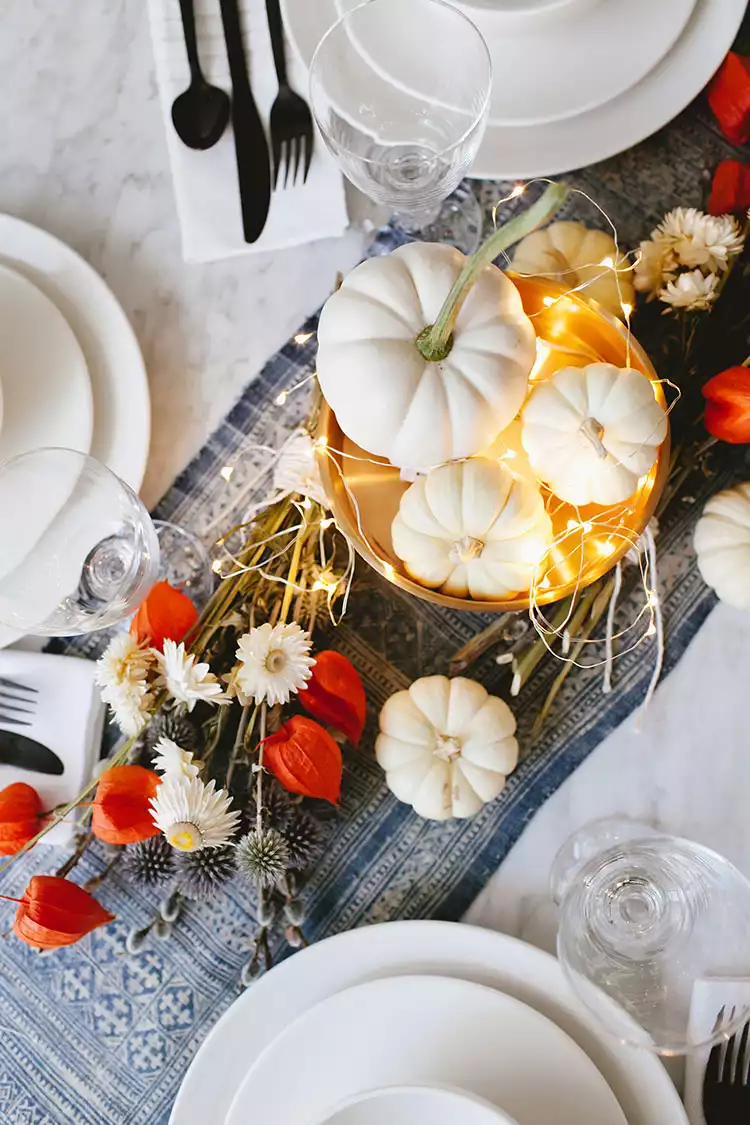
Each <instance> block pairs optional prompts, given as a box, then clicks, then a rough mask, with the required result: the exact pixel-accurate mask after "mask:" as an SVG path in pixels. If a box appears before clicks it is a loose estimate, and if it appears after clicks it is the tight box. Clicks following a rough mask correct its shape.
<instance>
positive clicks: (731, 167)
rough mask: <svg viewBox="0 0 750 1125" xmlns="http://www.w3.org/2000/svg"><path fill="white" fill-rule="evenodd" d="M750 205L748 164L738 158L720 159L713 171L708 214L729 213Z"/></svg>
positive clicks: (744, 209) (745, 209) (749, 165)
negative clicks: (742, 162)
mask: <svg viewBox="0 0 750 1125" xmlns="http://www.w3.org/2000/svg"><path fill="white" fill-rule="evenodd" d="M748 207H750V164H741V163H740V161H739V160H722V162H721V164H719V166H718V168H717V169H716V171H715V172H714V179H713V183H712V185H711V195H710V196H709V199H708V213H709V215H730V214H732V213H733V212H736V211H747V209H748Z"/></svg>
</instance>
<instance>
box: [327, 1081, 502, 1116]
mask: <svg viewBox="0 0 750 1125" xmlns="http://www.w3.org/2000/svg"><path fill="white" fill-rule="evenodd" d="M315 1125H517V1123H515V1122H513V1121H512V1120H511V1118H510V1117H508V1115H507V1114H506V1113H503V1112H502V1111H501V1110H499V1109H496V1108H495V1106H493V1105H490V1103H489V1102H486V1101H485V1100H484V1099H483V1098H478V1097H476V1096H475V1095H474V1094H467V1093H466V1091H465V1090H454V1089H448V1088H447V1087H437V1086H400V1087H392V1088H388V1087H386V1088H385V1089H381V1090H370V1091H369V1092H367V1093H364V1094H355V1096H354V1097H353V1098H348V1099H347V1100H346V1101H345V1102H344V1103H343V1104H341V1105H339V1106H337V1107H336V1108H335V1109H334V1111H333V1113H330V1114H329V1113H326V1116H325V1118H324V1119H323V1120H322V1121H319V1122H317V1121H316V1122H315Z"/></svg>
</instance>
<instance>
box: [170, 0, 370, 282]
mask: <svg viewBox="0 0 750 1125" xmlns="http://www.w3.org/2000/svg"><path fill="white" fill-rule="evenodd" d="M316 2H317V0H310V3H316ZM238 4H239V8H240V15H241V19H242V27H243V32H244V38H245V53H246V56H247V60H248V70H249V73H250V82H251V85H252V88H253V94H254V95H255V100H256V103H257V105H258V110H259V112H260V115H261V118H262V120H263V122H264V124H265V126H266V132H267V133H268V119H269V114H270V111H271V105H272V104H273V101H274V99H275V97H276V94H277V93H278V83H277V80H276V71H275V69H274V64H273V55H272V53H271V38H270V35H269V32H268V24H267V22H266V7H265V0H238ZM149 14H150V20H151V33H152V39H153V44H154V56H155V59H156V77H157V82H158V85H159V91H160V95H161V103H162V109H163V112H164V121H165V125H166V131H167V145H168V148H169V159H170V163H171V165H172V177H173V180H174V189H175V196H176V199H177V212H178V215H179V218H180V227H181V230H182V251H183V256H184V258H185V260H186V261H189V262H208V261H213V260H214V259H217V258H228V257H231V256H233V255H236V254H247V253H252V252H253V251H257V250H279V249H281V248H283V247H286V246H296V245H299V244H300V243H303V242H313V241H314V240H315V239H318V238H330V237H334V236H338V235H341V234H343V233H344V231H345V230H346V228H347V225H348V222H349V220H348V216H347V211H346V202H345V198H344V184H343V178H342V175H341V172H340V171H339V169H338V166H337V164H336V162H335V160H334V159H333V157H332V156H331V154H330V153H329V152H328V149H327V148H326V147H325V144H324V143H323V140H322V138H321V137H320V134H318V133H316V136H315V149H314V155H313V161H312V165H311V167H310V174H309V176H308V178H307V183H305V184H304V185H302V184H298V185H297V186H295V187H287V188H284V189H280V190H278V191H275V192H273V195H272V198H271V210H270V212H269V215H268V222H267V223H266V227H265V230H264V231H263V234H262V235H261V236H260V238H259V239H258V241H257V242H254V243H252V245H249V244H248V243H246V242H245V241H244V237H243V233H242V216H241V212H240V195H239V186H238V183H237V163H236V159H235V151H234V138H233V136H232V126H231V123H230V124H229V125H228V126H227V129H226V131H225V133H224V135H223V136H222V138H221V140H220V141H219V142H218V144H216V145H214V147H213V148H211V149H208V150H207V151H205V152H195V151H193V150H192V149H189V148H187V147H186V146H185V145H184V144H183V143H182V141H181V140H180V139H179V137H178V136H177V134H176V133H175V130H174V126H173V125H172V118H171V110H172V102H173V101H174V99H175V98H176V97H177V95H178V94H180V93H182V91H183V90H185V89H186V88H187V86H188V84H189V82H190V71H189V69H188V63H187V55H186V53H185V40H184V36H183V30H182V22H181V19H180V5H179V0H149ZM195 14H196V26H197V32H198V53H199V55H200V60H201V65H202V68H203V73H204V74H205V76H206V80H207V81H208V82H210V83H211V84H212V85H215V86H220V87H221V88H222V89H224V90H226V91H227V93H228V94H229V95H230V97H231V91H232V86H231V81H230V78H229V65H228V63H227V57H226V47H225V43H224V33H223V29H222V22H221V13H220V9H219V0H195ZM286 58H287V67H288V71H289V83H290V85H291V86H292V88H293V89H294V90H295V91H296V92H297V93H298V94H300V95H301V96H302V97H304V98H305V100H306V101H309V99H308V97H307V85H308V79H307V71H306V69H305V67H304V66H303V64H302V63H301V61H300V60H299V59H297V58H296V56H295V53H294V51H293V50H292V48H291V46H290V45H288V44H287V51H286Z"/></svg>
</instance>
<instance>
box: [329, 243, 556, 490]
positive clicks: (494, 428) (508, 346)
mask: <svg viewBox="0 0 750 1125" xmlns="http://www.w3.org/2000/svg"><path fill="white" fill-rule="evenodd" d="M464 262H465V258H464V256H463V254H461V253H459V251H458V250H455V249H454V248H453V247H451V246H442V245H437V244H433V243H420V242H412V243H409V244H408V245H406V246H402V247H401V248H400V249H398V250H395V251H394V252H393V253H392V254H387V255H385V256H384V257H380V258H371V259H369V260H368V261H366V262H362V264H361V265H359V266H357V268H356V269H355V270H353V271H352V272H351V273H350V274H349V276H348V277H347V278H346V279H345V280H344V283H343V285H342V286H341V288H340V289H339V290H338V291H337V292H336V293H334V294H333V295H332V296H331V297H329V299H328V301H327V302H326V304H325V307H324V309H323V312H322V313H321V317H320V324H319V327H318V360H317V367H318V378H319V380H320V386H321V389H322V391H323V394H324V395H325V397H326V399H327V401H328V404H329V406H330V407H331V409H332V410H333V412H334V414H335V415H336V418H337V420H338V423H339V425H340V426H341V429H342V430H343V431H344V433H345V434H346V435H347V436H348V437H349V438H351V440H352V441H354V442H356V443H357V445H360V446H361V447H362V448H363V449H365V450H367V451H368V452H370V453H373V454H377V455H378V456H381V457H387V458H388V459H389V461H391V463H392V464H393V465H396V466H398V467H399V468H406V469H410V468H411V469H427V468H429V467H430V466H432V465H438V464H441V463H442V462H444V461H450V460H452V459H454V458H457V457H469V456H471V455H473V454H474V453H478V452H479V451H480V450H481V449H483V448H484V447H485V446H486V445H488V444H489V443H490V442H491V441H492V440H493V438H494V437H495V435H496V434H497V433H498V432H499V431H500V430H502V429H503V428H504V427H505V426H507V425H508V423H509V422H511V421H512V420H513V418H514V417H515V416H516V414H517V413H518V411H519V410H520V409H521V405H522V403H523V400H524V398H525V397H526V390H527V386H528V375H529V372H530V371H531V368H532V365H533V363H534V358H535V355H536V336H535V334H534V328H533V326H532V323H531V321H530V320H529V318H528V317H527V316H526V314H525V313H524V311H523V306H522V304H521V297H520V295H519V293H518V290H517V289H516V287H515V285H514V284H513V282H512V281H510V279H509V278H507V277H506V276H505V274H504V273H502V272H501V270H499V269H497V268H496V267H495V266H486V267H485V268H484V269H483V270H482V271H481V273H480V274H479V276H478V278H477V280H476V282H475V284H474V286H473V288H472V289H471V291H470V292H469V294H468V296H467V297H466V300H465V302H464V304H463V306H462V308H461V310H460V312H459V314H458V319H457V321H456V324H455V327H454V329H453V333H452V341H453V342H452V347H451V350H450V352H449V353H448V355H447V356H446V358H445V359H443V360H441V361H439V362H430V361H428V360H426V359H425V358H424V357H423V356H422V354H421V352H420V351H419V349H418V348H417V345H416V342H415V341H416V338H417V336H418V335H419V334H420V333H421V332H422V331H423V329H424V328H425V327H427V326H429V325H432V324H433V323H434V322H435V320H436V319H437V317H438V314H439V312H440V310H441V308H442V305H443V303H444V301H445V299H446V297H447V296H448V293H449V292H450V289H451V286H452V285H453V283H454V282H455V281H456V279H457V277H458V275H459V273H460V271H461V268H462V266H463V265H464Z"/></svg>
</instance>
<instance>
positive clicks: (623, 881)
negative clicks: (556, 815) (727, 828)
mask: <svg viewBox="0 0 750 1125" xmlns="http://www.w3.org/2000/svg"><path fill="white" fill-rule="evenodd" d="M551 891H552V896H553V898H554V899H555V900H556V901H557V903H558V905H559V907H560V924H559V931H558V939H557V951H558V957H559V959H560V962H561V964H562V967H563V969H564V971H565V974H566V976H567V977H568V979H569V980H570V983H571V984H572V986H573V988H574V989H575V991H576V992H577V993H578V995H579V997H580V999H581V1000H582V1001H583V1002H584V1003H585V1004H586V1006H587V1007H588V1008H589V1009H590V1010H591V1011H592V1012H593V1013H594V1014H595V1015H596V1016H597V1017H598V1018H599V1020H600V1021H601V1022H602V1024H603V1025H604V1026H605V1027H606V1028H607V1029H608V1030H609V1031H610V1032H612V1033H613V1034H614V1035H616V1036H617V1038H618V1039H619V1040H620V1041H621V1042H623V1043H628V1044H631V1045H634V1046H638V1047H645V1048H647V1049H649V1050H652V1051H654V1052H656V1053H657V1054H660V1055H664V1056H670V1055H684V1054H687V1053H688V1052H691V1051H695V1050H698V1049H700V1048H702V1047H705V1046H707V1045H708V1044H710V1043H713V1042H716V1041H718V1040H719V1039H721V1038H723V1037H725V1036H726V1037H728V1036H730V1035H731V1034H732V1033H733V1032H734V1031H736V1030H737V1028H738V1027H740V1026H741V1025H742V1024H743V1023H745V1022H746V1021H747V1019H748V1010H747V1008H746V1007H745V1006H744V1005H743V1004H742V1003H738V1004H737V1006H736V1008H735V1010H734V1013H733V1015H732V1016H731V1018H726V1019H722V1020H721V1021H719V1020H717V1022H716V1023H714V1024H712V1025H710V1026H709V1025H706V1026H701V1025H700V1023H699V1021H697V1020H694V1021H691V1018H690V1013H691V1005H692V1001H693V990H694V987H695V985H696V983H697V982H698V981H699V980H702V979H704V978H707V977H708V978H712V977H721V976H730V977H743V976H747V975H748V972H750V945H748V934H749V933H750V882H748V880H747V879H746V878H745V877H744V875H742V874H741V873H740V872H739V871H738V870H737V869H736V868H735V867H733V866H732V864H731V863H729V862H728V860H726V859H724V858H723V857H722V856H720V855H718V854H717V853H716V852H713V851H711V850H710V849H709V848H705V847H703V846H701V845H700V844H696V843H693V842H692V841H690V840H684V839H681V838H680V837H676V836H668V835H666V834H663V833H659V832H656V831H655V830H654V829H652V828H650V827H649V826H647V825H643V824H639V823H637V822H635V821H628V820H626V819H624V818H616V819H607V820H603V821H596V822H594V823H593V824H592V825H589V826H587V827H585V828H583V829H582V830H581V831H580V832H578V833H576V834H575V835H574V836H573V837H572V838H571V839H570V840H569V841H568V842H567V844H566V845H565V846H564V847H563V849H562V850H561V852H560V853H559V855H558V857H557V860H556V861H555V864H554V867H553V871H552V879H551ZM717 1016H718V1013H717Z"/></svg>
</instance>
